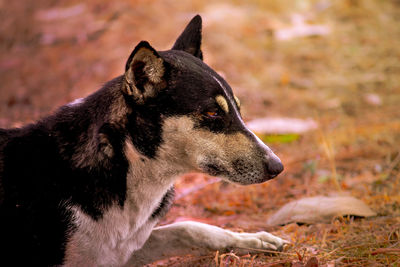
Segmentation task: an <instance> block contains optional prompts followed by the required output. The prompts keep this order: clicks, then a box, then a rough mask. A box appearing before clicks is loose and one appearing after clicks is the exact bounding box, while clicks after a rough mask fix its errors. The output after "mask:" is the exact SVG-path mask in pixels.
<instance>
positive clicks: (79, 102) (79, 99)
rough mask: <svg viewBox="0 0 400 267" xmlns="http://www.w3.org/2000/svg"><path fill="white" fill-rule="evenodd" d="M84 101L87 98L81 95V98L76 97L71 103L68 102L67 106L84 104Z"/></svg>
mask: <svg viewBox="0 0 400 267" xmlns="http://www.w3.org/2000/svg"><path fill="white" fill-rule="evenodd" d="M83 102H85V98H83V97H81V98H77V99H75V100H74V101H72V102H71V103H68V104H67V106H68V107H73V106H78V105H80V104H82V103H83Z"/></svg>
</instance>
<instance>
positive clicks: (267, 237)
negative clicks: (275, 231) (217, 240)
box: [234, 232, 289, 253]
mask: <svg viewBox="0 0 400 267" xmlns="http://www.w3.org/2000/svg"><path fill="white" fill-rule="evenodd" d="M235 237H236V242H235V244H234V247H235V248H236V249H238V251H239V252H240V253H248V252H257V251H259V252H262V250H273V251H281V250H282V249H283V246H284V245H285V244H288V243H289V242H288V241H286V240H284V239H282V238H280V237H277V236H274V235H272V234H270V233H267V232H258V233H236V236H235Z"/></svg>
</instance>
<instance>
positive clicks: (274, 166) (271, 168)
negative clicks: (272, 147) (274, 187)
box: [266, 156, 283, 178]
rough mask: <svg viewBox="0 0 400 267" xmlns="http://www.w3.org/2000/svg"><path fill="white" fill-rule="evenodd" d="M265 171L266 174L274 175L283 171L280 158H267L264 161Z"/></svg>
mask: <svg viewBox="0 0 400 267" xmlns="http://www.w3.org/2000/svg"><path fill="white" fill-rule="evenodd" d="M266 171H267V173H268V175H270V176H272V178H273V177H275V176H277V175H278V174H280V173H281V172H282V171H283V164H282V162H281V160H280V159H279V158H278V157H276V156H275V158H273V159H269V160H268V161H267V162H266Z"/></svg>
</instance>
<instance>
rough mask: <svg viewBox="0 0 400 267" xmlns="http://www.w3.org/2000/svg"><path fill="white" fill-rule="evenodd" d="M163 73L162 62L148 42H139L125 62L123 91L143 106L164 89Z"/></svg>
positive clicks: (163, 66)
mask: <svg viewBox="0 0 400 267" xmlns="http://www.w3.org/2000/svg"><path fill="white" fill-rule="evenodd" d="M164 73H165V65H164V60H163V59H162V58H161V57H160V55H159V54H158V53H157V51H156V50H155V49H154V48H153V47H151V46H150V44H149V43H148V42H146V41H141V42H140V43H139V44H138V45H137V46H136V47H135V49H134V50H133V52H132V53H131V55H130V56H129V58H128V61H127V62H126V66H125V75H124V78H125V81H124V84H123V90H124V92H125V93H126V94H128V95H132V97H133V98H134V100H135V101H136V102H137V103H139V104H143V103H144V101H145V100H146V99H147V98H149V97H154V96H156V94H157V92H158V91H159V90H161V89H163V88H165V87H166V82H165V80H164Z"/></svg>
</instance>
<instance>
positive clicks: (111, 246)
mask: <svg viewBox="0 0 400 267" xmlns="http://www.w3.org/2000/svg"><path fill="white" fill-rule="evenodd" d="M152 208H153V209H154V208H155V207H152ZM72 210H73V211H74V218H75V225H76V231H75V232H74V233H73V235H72V236H71V238H70V239H69V242H68V244H67V249H66V255H65V265H66V266H89V265H93V266H121V265H123V264H124V263H125V262H126V261H127V260H129V258H130V257H131V255H132V253H133V252H134V251H136V250H138V249H140V248H141V247H142V246H143V244H144V243H145V241H146V240H147V238H148V237H149V235H150V233H151V231H152V229H153V228H154V226H155V224H156V223H157V221H158V220H154V219H152V218H151V216H150V215H149V212H148V211H145V210H140V209H137V207H130V206H129V204H127V205H126V206H124V207H123V208H121V207H119V206H114V207H111V208H110V209H108V210H107V212H105V213H104V215H103V217H102V218H101V219H99V220H97V221H95V220H93V219H92V218H91V217H90V216H88V215H87V214H85V213H83V212H82V211H81V210H80V209H79V208H76V207H74V208H72ZM150 214H151V213H150Z"/></svg>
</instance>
